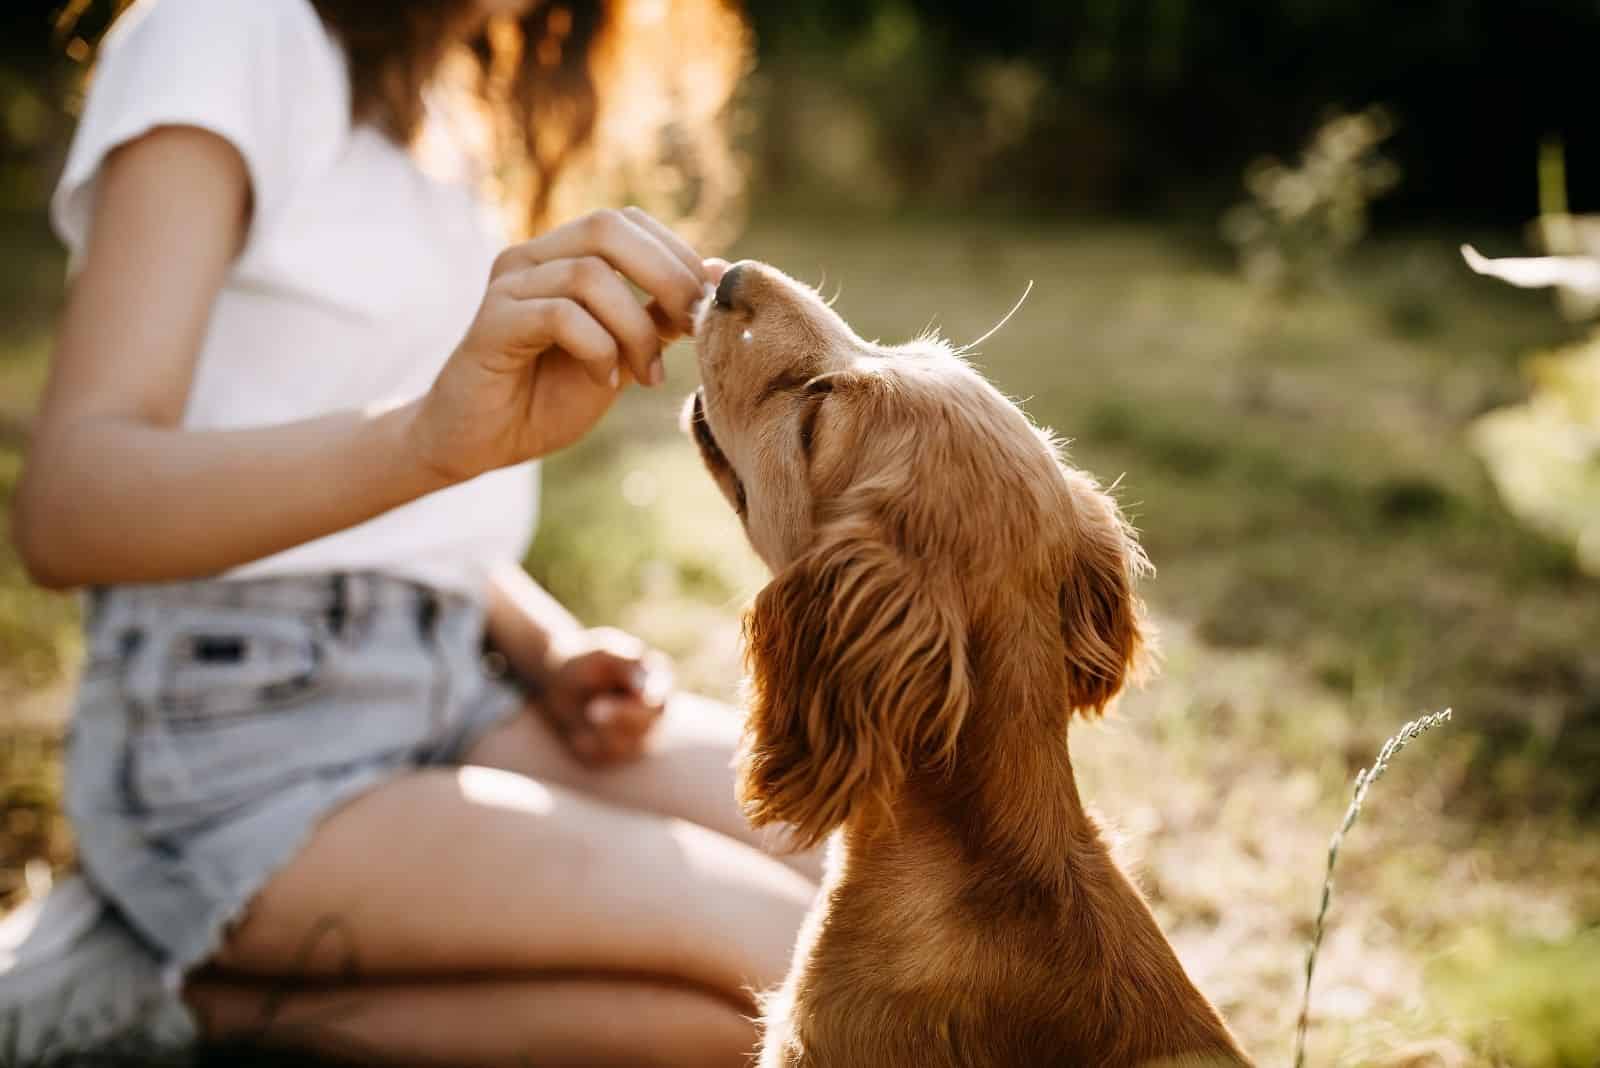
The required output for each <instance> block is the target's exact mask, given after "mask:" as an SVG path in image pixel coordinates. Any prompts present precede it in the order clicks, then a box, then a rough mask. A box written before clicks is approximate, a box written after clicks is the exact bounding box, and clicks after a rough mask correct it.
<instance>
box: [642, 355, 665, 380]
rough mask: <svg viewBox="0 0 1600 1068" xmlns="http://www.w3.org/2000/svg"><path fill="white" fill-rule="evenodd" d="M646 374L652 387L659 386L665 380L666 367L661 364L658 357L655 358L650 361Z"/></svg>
mask: <svg viewBox="0 0 1600 1068" xmlns="http://www.w3.org/2000/svg"><path fill="white" fill-rule="evenodd" d="M646 374H648V375H649V377H650V384H651V385H652V386H659V385H660V384H661V383H663V382H665V381H666V380H667V368H666V365H665V364H663V363H662V362H661V357H660V356H657V357H656V358H655V359H654V360H652V361H651V363H650V369H649V370H648V371H647V372H646Z"/></svg>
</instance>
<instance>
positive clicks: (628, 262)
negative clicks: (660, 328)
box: [494, 211, 702, 324]
mask: <svg viewBox="0 0 1600 1068" xmlns="http://www.w3.org/2000/svg"><path fill="white" fill-rule="evenodd" d="M584 256H598V257H600V258H601V259H603V260H605V261H606V262H607V263H609V264H610V265H611V266H612V267H614V268H616V269H617V270H618V271H620V272H622V274H623V276H624V277H626V278H627V279H628V280H629V281H631V282H632V283H633V284H634V285H636V286H638V287H639V288H640V289H642V290H644V291H645V292H646V293H648V294H649V295H650V297H651V298H652V299H654V300H656V301H659V302H660V303H661V305H662V306H663V307H664V308H666V309H667V310H668V312H670V313H671V315H672V317H673V319H674V320H675V321H677V322H678V323H680V324H688V323H689V321H690V309H691V308H692V307H693V306H694V302H695V301H696V300H698V299H699V298H700V291H701V288H702V278H701V275H700V272H699V271H698V270H695V269H692V268H691V267H690V266H689V265H688V264H686V263H685V262H684V261H683V260H682V259H680V258H679V257H678V256H677V255H676V254H675V253H673V252H671V251H669V250H668V249H667V247H666V246H665V245H663V244H662V243H661V241H660V240H659V239H658V238H656V237H655V235H654V234H653V233H651V232H649V231H647V230H645V229H644V228H643V227H642V226H639V225H638V224H636V223H635V222H633V221H632V220H631V219H629V218H628V216H626V215H624V214H623V213H622V212H620V211H597V212H593V213H591V214H589V215H585V216H584V217H583V218H581V219H576V220H574V221H572V222H570V223H567V224H566V225H564V226H558V227H556V228H555V229H554V230H551V231H549V232H547V233H544V234H541V235H539V236H538V237H535V238H533V239H531V240H529V241H524V242H523V243H522V244H520V245H513V246H512V247H511V248H509V249H507V250H506V251H505V252H503V253H501V255H500V259H499V260H498V261H497V262H496V264H495V269H494V274H495V276H496V277H498V276H499V275H502V274H506V273H509V272H511V271H516V270H522V269H526V268H528V267H532V266H537V265H538V264H541V263H548V262H550V261H551V260H565V259H578V258H581V257H584Z"/></svg>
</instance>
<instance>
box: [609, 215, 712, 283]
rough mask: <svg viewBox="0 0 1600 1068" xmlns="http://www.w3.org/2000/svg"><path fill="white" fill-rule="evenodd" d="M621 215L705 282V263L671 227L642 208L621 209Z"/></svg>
mask: <svg viewBox="0 0 1600 1068" xmlns="http://www.w3.org/2000/svg"><path fill="white" fill-rule="evenodd" d="M622 214H623V215H625V216H627V218H628V221H629V222H631V223H633V225H635V226H637V227H639V228H640V229H641V230H643V231H644V232H645V233H647V234H650V235H651V236H652V237H654V238H655V239H656V240H657V241H659V242H661V244H662V246H663V247H664V248H665V249H666V250H667V251H668V252H670V253H672V254H673V255H674V256H676V257H678V259H679V261H680V262H682V264H683V265H684V266H685V267H687V268H689V273H690V274H692V275H694V276H695V277H696V278H698V279H700V281H701V282H704V281H705V279H704V278H703V277H702V276H703V275H704V273H705V267H704V264H705V261H704V260H702V259H701V257H700V254H699V253H698V252H696V251H695V250H694V249H692V248H690V247H689V243H688V242H687V241H685V240H684V239H683V238H681V237H679V236H678V235H677V234H675V233H673V232H672V228H671V227H669V226H667V224H666V223H664V222H662V221H661V220H660V219H658V218H656V217H655V216H654V215H651V214H650V213H649V212H648V211H645V210H644V209H643V208H636V207H632V206H629V207H626V208H623V209H622Z"/></svg>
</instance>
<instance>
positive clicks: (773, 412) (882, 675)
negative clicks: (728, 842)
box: [685, 261, 1145, 844]
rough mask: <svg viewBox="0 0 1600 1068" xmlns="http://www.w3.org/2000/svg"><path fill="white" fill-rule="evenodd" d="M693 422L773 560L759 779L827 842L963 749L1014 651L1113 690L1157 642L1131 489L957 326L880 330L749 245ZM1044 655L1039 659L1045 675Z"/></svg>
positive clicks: (1079, 697)
mask: <svg viewBox="0 0 1600 1068" xmlns="http://www.w3.org/2000/svg"><path fill="white" fill-rule="evenodd" d="M697 338H698V347H699V359H700V372H701V378H702V381H703V385H702V387H701V389H700V390H698V391H696V393H695V394H694V396H693V397H691V398H690V400H689V404H688V407H687V409H686V412H685V422H686V424H687V426H688V428H689V431H690V433H691V435H692V436H693V437H694V440H695V441H696V443H697V444H698V445H699V448H700V453H701V456H702V457H703V459H704V461H705V464H706V467H707V468H708V469H709V470H710V472H711V475H712V477H713V478H714V479H715V480H716V482H717V485H718V486H719V487H720V488H721V489H722V492H723V495H724V496H725V497H727V499H728V501H729V503H730V504H732V505H733V507H734V509H735V510H736V511H737V512H738V514H739V518H740V520H741V521H742V522H743V524H744V528H745V531H746V533H747V535H748V536H749V539H750V542H751V544H752V546H754V548H755V551H756V552H757V554H759V555H760V556H761V558H762V559H763V560H764V561H765V562H766V564H767V566H768V567H769V568H770V569H771V570H772V573H773V575H774V576H775V577H774V579H773V581H772V582H771V583H769V584H768V585H767V586H766V588H765V589H763V590H762V591H761V593H760V594H759V595H758V596H757V598H756V601H755V604H754V606H753V607H752V608H751V611H750V613H749V615H748V617H747V619H746V638H747V657H748V666H749V669H750V675H751V679H750V684H751V685H750V689H751V692H750V708H749V715H750V719H749V724H748V726H747V731H746V743H745V751H744V753H743V758H742V763H741V770H740V795H741V799H742V801H743V803H744V805H745V810H746V813H747V814H748V816H749V817H750V818H751V819H752V820H753V821H754V822H755V823H757V824H762V823H768V822H772V821H783V822H788V823H790V824H792V825H793V826H794V827H795V829H796V832H797V838H798V840H799V841H801V842H803V843H807V844H809V843H814V842H816V841H818V840H819V839H821V838H822V837H824V836H825V835H827V834H828V833H829V832H830V831H831V830H832V829H834V828H835V827H837V826H839V825H840V824H842V823H844V822H846V821H847V820H853V819H856V818H869V819H870V818H875V817H876V816H878V815H881V814H882V813H883V812H884V810H885V809H886V807H887V806H888V805H889V804H890V803H891V801H892V799H893V797H894V795H895V793H896V791H897V790H898V789H899V787H900V785H901V784H902V782H903V781H904V779H905V777H906V775H907V773H908V772H910V771H912V770H920V769H922V768H925V767H948V766H949V765H950V762H951V761H952V760H953V758H954V755H955V753H956V747H957V745H958V743H959V740H960V737H961V735H962V730H963V725H964V724H965V723H966V722H967V721H968V718H969V716H970V715H972V714H973V713H974V709H975V707H976V706H977V704H978V703H979V702H978V701H977V700H976V698H977V696H979V693H980V688H981V687H984V686H985V682H986V679H985V676H986V675H987V674H988V673H989V672H990V671H991V670H994V665H997V664H1001V663H1004V662H1005V660H1006V658H1023V659H1026V658H1029V657H1032V658H1033V660H1034V661H1035V662H1042V663H1044V664H1045V665H1046V666H1047V667H1046V673H1045V674H1044V675H1043V677H1044V678H1045V679H1046V680H1047V681H1048V683H1049V689H1050V690H1051V691H1052V692H1044V693H1030V694H1028V695H1027V699H1028V700H1029V701H1031V702H1033V703H1035V704H1041V703H1042V704H1045V705H1049V704H1051V703H1054V704H1056V705H1059V708H1060V711H1061V715H1060V718H1059V719H1058V720H1057V722H1060V723H1064V722H1065V719H1066V714H1067V713H1068V712H1069V711H1074V710H1076V711H1080V712H1085V713H1091V712H1098V711H1100V710H1101V709H1103V708H1104V707H1105V705H1106V703H1107V702H1108V701H1109V700H1111V698H1112V697H1114V696H1115V695H1116V693H1117V691H1118V690H1119V689H1121V687H1122V684H1123V681H1124V678H1125V676H1126V674H1127V672H1128V670H1129V667H1130V664H1131V663H1132V662H1133V661H1134V659H1135V657H1136V655H1137V654H1138V652H1139V649H1140V646H1141V642H1142V636H1141V622H1140V620H1141V612H1140V606H1139V603H1138V601H1137V599H1136V598H1135V595H1134V590H1133V581H1134V579H1135V577H1136V576H1137V574H1138V573H1139V572H1140V571H1141V570H1142V569H1143V568H1144V566H1145V563H1144V557H1143V554H1142V553H1141V551H1140V550H1139V547H1138V545H1137V543H1136V542H1135V541H1134V539H1133V537H1132V534H1131V532H1130V531H1129V529H1128V527H1127V526H1126V524H1125V523H1124V522H1123V521H1122V518H1121V516H1120V514H1119V513H1118V511H1117V508H1116V505H1115V504H1114V503H1113V501H1112V500H1111V499H1110V497H1108V496H1107V495H1106V494H1104V493H1103V492H1101V490H1100V489H1099V487H1098V486H1097V485H1096V484H1095V482H1094V481H1093V480H1092V479H1091V478H1089V477H1088V476H1087V475H1084V474H1083V473H1081V472H1078V471H1076V470H1073V469H1072V468H1070V467H1068V466H1066V465H1065V464H1064V463H1063V462H1062V461H1061V459H1060V457H1059V456H1058V452H1057V448H1056V445H1055V443H1054V441H1053V440H1052V439H1051V437H1050V436H1049V434H1048V433H1047V432H1044V431H1041V430H1039V429H1038V428H1036V427H1035V426H1033V424H1032V423H1030V422H1029V421H1028V418H1027V416H1025V415H1024V414H1023V413H1022V412H1021V410H1019V409H1018V408H1017V407H1016V405H1014V404H1012V403H1011V402H1010V401H1008V400H1007V399H1006V398H1005V397H1004V396H1002V395H1001V394H1000V393H999V392H998V391H996V390H995V389H994V388H993V387H992V386H990V385H989V384H988V383H987V382H986V381H984V379H983V378H982V377H981V376H979V375H978V374H977V372H975V371H974V370H972V368H970V367H969V366H967V364H966V363H965V362H964V361H963V360H962V359H961V358H960V357H959V356H958V355H957V354H955V353H953V352H952V351H951V350H950V349H949V348H948V347H947V346H945V345H943V344H942V343H939V342H935V341H920V342H913V343H911V344H908V345H902V346H892V347H890V346H883V345H878V344H874V343H869V342H866V341H863V340H862V339H861V338H860V337H858V336H856V334H855V333H854V332H853V331H852V330H851V329H850V328H849V326H847V325H846V324H845V322H844V321H843V320H842V319H841V318H840V317H839V316H838V315H837V314H835V313H834V312H833V310H832V309H831V308H829V307H828V306H827V305H826V304H824V303H823V301H822V300H821V299H820V298H819V297H818V296H817V294H816V292H815V291H813V290H812V289H810V288H808V287H806V286H803V285H801V284H799V283H797V282H795V281H794V280H792V279H790V278H788V277H787V276H785V275H783V274H782V273H781V272H779V271H777V270H775V269H773V268H771V267H769V266H766V265H764V264H761V263H756V262H751V261H746V262H743V263H739V264H735V265H734V266H733V267H731V268H730V269H729V270H728V272H727V273H726V275H724V276H723V278H722V282H721V284H720V285H719V286H718V287H717V290H716V295H715V298H714V299H712V300H709V301H707V303H706V306H705V307H704V309H703V310H702V311H701V313H700V317H699V322H698V329H697ZM1036 677H1037V676H1036Z"/></svg>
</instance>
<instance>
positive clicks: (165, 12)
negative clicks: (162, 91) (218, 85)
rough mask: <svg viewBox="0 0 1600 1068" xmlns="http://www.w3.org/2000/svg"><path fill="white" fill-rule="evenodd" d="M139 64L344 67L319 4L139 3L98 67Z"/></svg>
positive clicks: (270, 0)
mask: <svg viewBox="0 0 1600 1068" xmlns="http://www.w3.org/2000/svg"><path fill="white" fill-rule="evenodd" d="M134 57H140V58H145V59H154V58H156V57H159V58H160V59H162V60H165V61H167V62H170V63H173V64H177V65H178V66H179V67H185V66H188V67H193V66H201V65H207V64H211V63H217V62H228V63H232V64H251V63H258V64H259V63H270V64H273V65H275V66H288V67H291V68H304V69H305V70H306V71H307V72H308V73H309V72H311V71H315V70H317V69H319V68H323V69H326V68H329V67H330V66H332V67H338V66H339V65H340V64H341V56H340V53H339V50H338V47H337V45H336V44H335V43H334V41H333V39H332V36H331V35H330V33H329V31H328V29H327V27H326V26H325V25H324V24H323V22H322V19H321V17H320V16H319V15H318V14H317V10H316V8H315V7H314V6H313V5H312V3H311V0H137V2H136V3H135V4H133V5H132V6H131V7H130V8H128V10H127V11H125V12H124V13H123V14H122V15H121V17H119V18H118V19H117V21H116V22H115V23H114V24H113V25H112V27H111V30H110V32H109V33H107V34H106V38H105V40H104V41H103V42H102V43H101V46H100V55H99V60H98V63H97V66H98V67H99V68H102V69H103V68H109V67H115V66H118V65H121V64H122V63H123V62H125V61H127V60H129V59H132V58H134Z"/></svg>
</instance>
